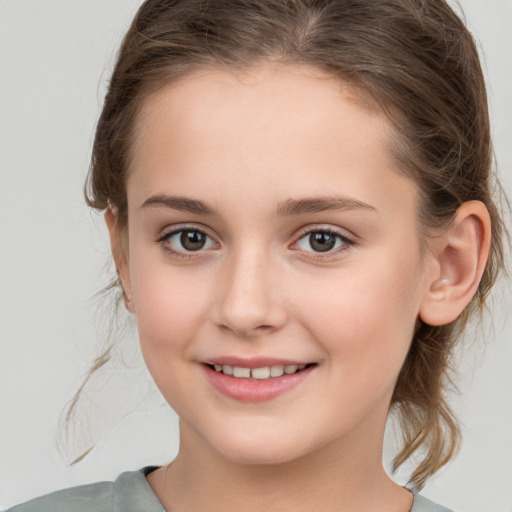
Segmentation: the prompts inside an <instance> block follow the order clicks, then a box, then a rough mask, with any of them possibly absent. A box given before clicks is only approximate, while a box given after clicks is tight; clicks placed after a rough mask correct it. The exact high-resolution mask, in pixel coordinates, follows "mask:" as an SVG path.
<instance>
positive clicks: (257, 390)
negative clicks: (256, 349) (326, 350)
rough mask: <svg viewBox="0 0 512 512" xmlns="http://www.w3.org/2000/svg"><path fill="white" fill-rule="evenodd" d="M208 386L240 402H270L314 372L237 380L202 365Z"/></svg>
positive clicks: (302, 371) (309, 370)
mask: <svg viewBox="0 0 512 512" xmlns="http://www.w3.org/2000/svg"><path fill="white" fill-rule="evenodd" d="M202 367H203V369H204V371H205V373H206V376H207V378H208V380H209V382H210V384H211V385H212V386H213V387H214V388H215V389H216V390H217V391H220V393H222V394H223V395H225V396H227V397H229V398H233V399H235V400H239V401H241V402H263V401H265V400H272V398H276V397H277V396H279V395H282V394H283V393H286V392H287V391H289V390H291V389H292V388H294V387H295V386H297V385H298V384H300V383H301V382H302V381H303V380H304V379H306V378H307V377H308V376H309V375H310V374H311V372H312V371H313V370H314V368H315V367H316V365H313V366H309V367H307V368H304V369H303V370H300V371H298V372H297V373H294V374H292V375H286V374H284V375H282V376H281V377H271V378H269V379H261V380H260V379H253V378H238V377H232V376H230V375H225V374H224V373H222V372H217V371H215V370H214V369H212V368H210V367H209V366H207V365H205V364H203V365H202Z"/></svg>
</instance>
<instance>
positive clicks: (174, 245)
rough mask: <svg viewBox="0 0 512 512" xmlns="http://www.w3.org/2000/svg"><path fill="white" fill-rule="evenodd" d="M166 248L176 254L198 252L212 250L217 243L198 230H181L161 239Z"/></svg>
mask: <svg viewBox="0 0 512 512" xmlns="http://www.w3.org/2000/svg"><path fill="white" fill-rule="evenodd" d="M160 241H161V242H163V243H165V245H166V248H167V249H168V250H171V251H175V252H197V251H200V250H201V249H212V248H214V247H216V243H215V242H214V241H213V240H212V239H211V238H210V237H209V236H208V235H207V234H206V233H204V232H203V231H200V230H198V229H180V230H179V231H173V232H172V233H169V234H166V235H165V236H163V237H162V238H161V239H160Z"/></svg>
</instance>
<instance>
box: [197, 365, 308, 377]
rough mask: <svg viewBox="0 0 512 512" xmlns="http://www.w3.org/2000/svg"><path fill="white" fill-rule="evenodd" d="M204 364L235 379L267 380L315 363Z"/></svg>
mask: <svg viewBox="0 0 512 512" xmlns="http://www.w3.org/2000/svg"><path fill="white" fill-rule="evenodd" d="M205 365H206V366H208V368H210V369H211V370H214V371H216V372H218V373H222V374H224V375H228V376H230V377H234V378H235V379H257V380H267V379H275V378H279V377H282V376H283V375H294V374H295V373H298V372H301V371H302V370H305V369H306V368H310V367H312V366H314V365H316V363H308V364H302V363H301V364H288V365H281V364H277V365H272V366H261V367H259V368H245V367H243V366H232V365H229V364H218V363H213V364H209V363H205Z"/></svg>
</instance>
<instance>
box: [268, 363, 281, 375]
mask: <svg viewBox="0 0 512 512" xmlns="http://www.w3.org/2000/svg"><path fill="white" fill-rule="evenodd" d="M283 373H284V366H281V365H277V366H271V367H270V376H271V377H281V375H283Z"/></svg>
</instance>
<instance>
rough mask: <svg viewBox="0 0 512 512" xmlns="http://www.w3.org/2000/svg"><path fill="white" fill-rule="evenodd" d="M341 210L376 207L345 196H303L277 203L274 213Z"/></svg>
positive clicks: (370, 209) (297, 213) (293, 213)
mask: <svg viewBox="0 0 512 512" xmlns="http://www.w3.org/2000/svg"><path fill="white" fill-rule="evenodd" d="M343 210H369V211H377V208H375V207H374V206H371V205H369V204H367V203H363V202H361V201H358V200H356V199H352V198H350V197H345V196H328V197H305V198H303V199H287V200H286V201H284V202H283V203H281V204H279V205H278V207H277V209H276V215H279V216H281V215H283V216H286V215H290V216H291V215H301V214H304V213H319V212H326V211H343Z"/></svg>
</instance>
